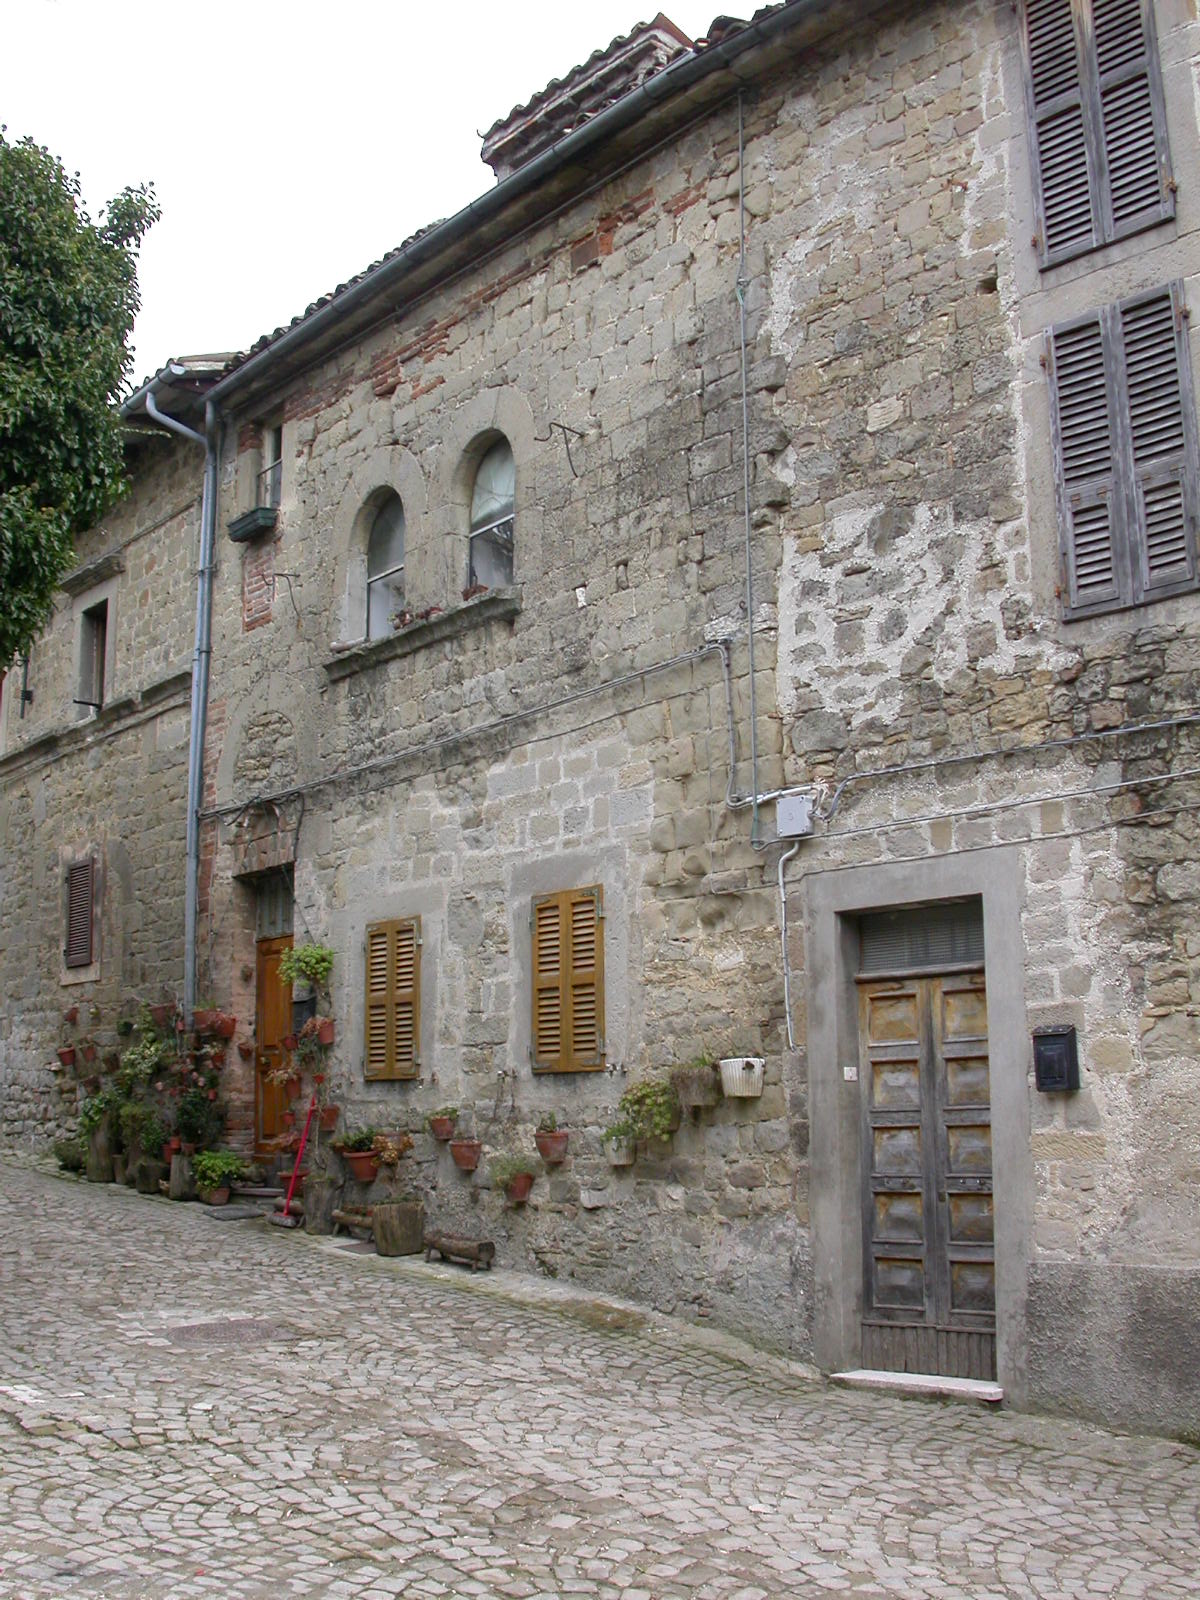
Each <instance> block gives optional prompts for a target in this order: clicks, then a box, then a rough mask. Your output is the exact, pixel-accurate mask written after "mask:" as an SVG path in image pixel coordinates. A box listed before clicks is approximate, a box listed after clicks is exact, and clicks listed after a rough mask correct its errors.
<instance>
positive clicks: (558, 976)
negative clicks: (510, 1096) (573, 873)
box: [530, 884, 605, 1072]
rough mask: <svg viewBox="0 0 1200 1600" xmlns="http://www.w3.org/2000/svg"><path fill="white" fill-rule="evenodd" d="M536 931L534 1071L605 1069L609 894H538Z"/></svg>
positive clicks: (591, 891) (595, 887) (569, 891)
mask: <svg viewBox="0 0 1200 1600" xmlns="http://www.w3.org/2000/svg"><path fill="white" fill-rule="evenodd" d="M530 924H531V928H532V933H533V1031H532V1047H531V1048H532V1055H533V1070H534V1071H535V1072H595V1071H598V1070H599V1069H600V1068H601V1067H603V1065H604V1052H605V1046H604V896H603V891H602V890H601V888H600V887H599V885H598V884H596V885H593V886H592V887H591V888H588V889H567V890H564V891H563V892H562V893H560V894H546V895H539V896H538V897H537V898H536V899H535V900H534V902H533V905H532V908H531V910H530Z"/></svg>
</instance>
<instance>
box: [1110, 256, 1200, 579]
mask: <svg viewBox="0 0 1200 1600" xmlns="http://www.w3.org/2000/svg"><path fill="white" fill-rule="evenodd" d="M1182 309H1183V306H1182V294H1181V292H1180V290H1179V289H1178V288H1177V287H1175V286H1173V287H1171V288H1169V289H1166V290H1164V291H1162V292H1160V293H1157V294H1155V295H1153V296H1151V297H1150V298H1148V299H1140V300H1127V301H1126V302H1125V303H1124V304H1123V305H1122V306H1120V307H1119V315H1120V329H1121V343H1122V348H1123V354H1124V379H1125V387H1126V390H1127V393H1128V402H1129V433H1130V445H1131V449H1132V454H1133V474H1132V479H1133V481H1132V502H1133V504H1132V516H1133V525H1134V528H1135V530H1136V539H1137V545H1138V555H1139V562H1138V568H1139V570H1138V571H1137V573H1136V577H1137V578H1138V579H1139V580H1140V587H1141V591H1142V594H1143V595H1145V596H1146V598H1148V599H1153V598H1156V597H1157V596H1158V595H1159V594H1161V593H1164V592H1167V591H1173V590H1176V589H1178V588H1183V587H1190V586H1191V585H1192V584H1193V583H1194V581H1195V577H1196V541H1195V529H1196V473H1195V471H1194V470H1190V468H1191V463H1190V461H1189V457H1190V456H1191V455H1192V452H1193V450H1194V439H1195V427H1194V425H1193V426H1192V428H1191V429H1189V428H1188V427H1187V425H1186V420H1185V419H1186V413H1187V411H1188V410H1189V409H1190V407H1189V406H1188V405H1187V400H1188V397H1189V394H1190V388H1189V386H1188V384H1187V378H1186V373H1187V344H1186V341H1185V340H1184V338H1183V336H1182V331H1181V330H1182V322H1183V318H1182ZM1189 435H1190V439H1189Z"/></svg>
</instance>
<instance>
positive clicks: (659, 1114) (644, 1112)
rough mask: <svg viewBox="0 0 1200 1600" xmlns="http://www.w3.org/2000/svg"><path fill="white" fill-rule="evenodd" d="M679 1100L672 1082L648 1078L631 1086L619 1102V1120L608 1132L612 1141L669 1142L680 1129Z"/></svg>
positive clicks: (665, 1079)
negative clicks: (650, 1140) (676, 1130)
mask: <svg viewBox="0 0 1200 1600" xmlns="http://www.w3.org/2000/svg"><path fill="white" fill-rule="evenodd" d="M680 1115H681V1111H680V1105H679V1096H678V1095H677V1094H676V1092H675V1085H674V1084H673V1083H672V1082H671V1080H670V1079H669V1078H645V1079H643V1080H642V1082H641V1083H633V1084H630V1086H629V1088H628V1089H626V1091H625V1093H624V1094H623V1095H622V1096H621V1098H620V1100H618V1102H617V1116H616V1118H615V1120H614V1121H613V1123H612V1125H611V1126H610V1127H609V1128H608V1129H607V1130H606V1132H605V1138H609V1139H618V1138H620V1139H669V1138H670V1137H671V1135H672V1134H673V1133H674V1132H675V1129H676V1128H677V1127H678V1126H679V1118H680Z"/></svg>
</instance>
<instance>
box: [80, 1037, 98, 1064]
mask: <svg viewBox="0 0 1200 1600" xmlns="http://www.w3.org/2000/svg"><path fill="white" fill-rule="evenodd" d="M79 1054H80V1055H81V1056H82V1057H83V1059H84V1061H85V1062H86V1063H87V1065H88V1066H89V1067H90V1066H91V1064H92V1062H93V1061H95V1059H96V1046H95V1045H94V1044H91V1043H90V1042H89V1043H88V1044H83V1045H80V1047H79Z"/></svg>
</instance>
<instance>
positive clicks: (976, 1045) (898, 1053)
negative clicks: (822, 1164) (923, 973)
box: [859, 972, 996, 1378]
mask: <svg viewBox="0 0 1200 1600" xmlns="http://www.w3.org/2000/svg"><path fill="white" fill-rule="evenodd" d="M859 1007H860V1011H859V1025H860V1045H861V1060H862V1070H861V1072H860V1080H861V1088H862V1127H863V1162H862V1169H863V1202H862V1204H863V1278H864V1283H863V1326H862V1335H863V1357H862V1360H863V1365H864V1366H865V1367H870V1368H877V1369H881V1370H884V1371H893V1372H924V1373H935V1374H940V1375H944V1376H948V1377H959V1378H994V1377H995V1374H996V1293H995V1250H994V1242H993V1234H994V1227H993V1220H994V1219H993V1196H992V1139H991V1106H990V1089H989V1074H988V1041H987V996H986V993H985V990H984V981H983V974H982V973H980V972H967V973H955V974H947V975H944V976H938V977H914V978H889V979H877V980H873V981H870V982H862V983H861V984H860V991H859Z"/></svg>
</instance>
